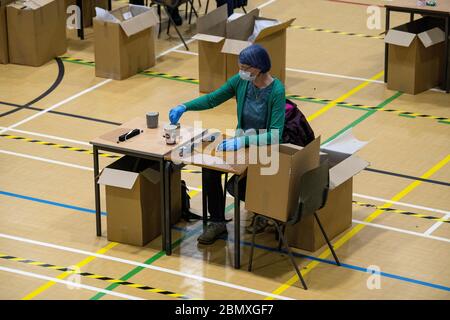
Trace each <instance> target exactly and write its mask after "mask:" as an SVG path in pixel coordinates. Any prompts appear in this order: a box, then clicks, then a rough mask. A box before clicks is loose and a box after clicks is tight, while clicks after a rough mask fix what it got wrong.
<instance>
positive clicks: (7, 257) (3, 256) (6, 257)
mask: <svg viewBox="0 0 450 320" xmlns="http://www.w3.org/2000/svg"><path fill="white" fill-rule="evenodd" d="M0 259H3V260H9V261H15V262H20V263H24V264H29V265H32V266H37V267H42V268H46V269H52V270H57V271H62V272H68V273H72V274H77V275H80V276H82V277H86V278H90V279H96V280H101V281H106V282H110V283H115V284H118V285H121V286H124V287H130V288H135V289H139V290H143V291H146V292H152V293H158V294H162V295H164V296H167V297H172V298H177V299H183V300H187V299H191V298H189V297H188V296H186V295H184V294H180V293H176V292H172V291H168V290H164V289H158V288H153V287H150V286H147V285H143V284H138V283H133V282H129V281H123V280H119V279H114V278H110V277H106V276H102V275H99V274H94V273H90V272H81V271H77V270H74V269H71V268H68V267H61V266H57V265H53V264H50V263H45V262H40V261H35V260H31V259H24V258H19V257H14V256H10V255H7V254H3V253H0Z"/></svg>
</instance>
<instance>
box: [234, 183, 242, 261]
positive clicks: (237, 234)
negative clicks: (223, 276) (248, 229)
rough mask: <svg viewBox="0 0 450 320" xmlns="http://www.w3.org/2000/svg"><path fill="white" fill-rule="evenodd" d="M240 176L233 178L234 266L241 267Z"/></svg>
mask: <svg viewBox="0 0 450 320" xmlns="http://www.w3.org/2000/svg"><path fill="white" fill-rule="evenodd" d="M240 178H241V177H240V176H239V177H236V178H235V179H234V186H233V188H234V268H235V269H240V268H241V208H240V204H241V201H240V200H239V180H240Z"/></svg>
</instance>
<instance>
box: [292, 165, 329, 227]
mask: <svg viewBox="0 0 450 320" xmlns="http://www.w3.org/2000/svg"><path fill="white" fill-rule="evenodd" d="M329 185H330V174H329V165H328V161H324V162H323V163H322V164H321V165H319V166H318V167H317V168H315V169H312V170H309V171H307V172H305V173H304V174H303V175H302V177H301V178H300V195H299V199H298V207H297V210H296V211H295V213H294V215H293V216H292V217H290V219H289V221H288V223H289V224H295V223H297V222H298V221H299V220H300V219H301V218H302V217H305V216H309V215H312V214H314V212H316V211H317V210H319V209H321V208H323V207H324V206H325V203H326V201H327V197H328V189H329Z"/></svg>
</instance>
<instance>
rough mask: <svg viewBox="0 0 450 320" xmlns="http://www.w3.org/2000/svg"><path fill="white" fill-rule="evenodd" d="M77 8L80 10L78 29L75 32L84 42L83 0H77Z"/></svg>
mask: <svg viewBox="0 0 450 320" xmlns="http://www.w3.org/2000/svg"><path fill="white" fill-rule="evenodd" d="M77 6H78V8H80V28H79V29H78V30H77V33H78V37H79V38H80V39H81V40H84V21H83V0H77Z"/></svg>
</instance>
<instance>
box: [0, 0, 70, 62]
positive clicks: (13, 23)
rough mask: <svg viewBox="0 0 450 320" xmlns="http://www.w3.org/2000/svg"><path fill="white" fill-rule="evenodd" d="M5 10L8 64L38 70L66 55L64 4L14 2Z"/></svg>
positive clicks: (34, 0)
mask: <svg viewBox="0 0 450 320" xmlns="http://www.w3.org/2000/svg"><path fill="white" fill-rule="evenodd" d="M6 11H7V25H8V27H7V32H8V50H9V62H10V63H15V64H22V65H28V66H35V67H38V66H41V65H43V64H44V63H46V62H48V61H50V60H51V59H53V58H55V57H57V56H59V55H62V54H64V53H65V52H66V50H67V39H66V10H65V7H64V1H60V0H30V1H16V2H12V3H10V4H9V5H8V6H7V7H6ZM0 34H1V31H0ZM0 46H1V45H0Z"/></svg>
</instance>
